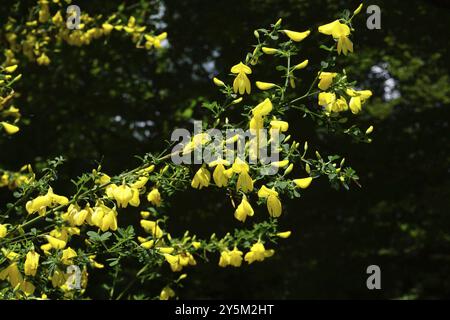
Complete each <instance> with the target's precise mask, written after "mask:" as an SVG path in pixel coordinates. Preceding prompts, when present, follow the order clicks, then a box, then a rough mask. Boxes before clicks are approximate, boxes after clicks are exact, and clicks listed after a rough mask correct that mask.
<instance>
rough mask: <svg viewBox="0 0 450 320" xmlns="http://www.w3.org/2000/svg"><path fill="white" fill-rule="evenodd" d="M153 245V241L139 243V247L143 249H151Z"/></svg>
mask: <svg viewBox="0 0 450 320" xmlns="http://www.w3.org/2000/svg"><path fill="white" fill-rule="evenodd" d="M154 244H155V240H150V241H145V242H142V243H141V247H142V248H144V249H151V248H152V247H153V245H154Z"/></svg>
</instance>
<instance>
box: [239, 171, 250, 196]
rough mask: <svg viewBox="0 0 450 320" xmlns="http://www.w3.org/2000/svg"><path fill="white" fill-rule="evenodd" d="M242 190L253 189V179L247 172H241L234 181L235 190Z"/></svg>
mask: <svg viewBox="0 0 450 320" xmlns="http://www.w3.org/2000/svg"><path fill="white" fill-rule="evenodd" d="M239 190H242V192H251V191H253V180H252V177H250V175H249V174H248V172H245V171H243V172H241V173H240V174H239V177H238V180H237V182H236V191H239Z"/></svg>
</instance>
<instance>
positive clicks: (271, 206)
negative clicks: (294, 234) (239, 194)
mask: <svg viewBox="0 0 450 320" xmlns="http://www.w3.org/2000/svg"><path fill="white" fill-rule="evenodd" d="M258 197H260V198H265V199H267V210H268V211H269V214H270V216H271V217H279V216H280V215H281V212H282V206H281V201H280V199H279V198H278V192H276V191H275V189H274V188H272V189H269V188H267V187H266V186H262V187H261V188H260V189H259V191H258Z"/></svg>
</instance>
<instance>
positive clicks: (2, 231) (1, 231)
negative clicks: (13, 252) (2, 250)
mask: <svg viewBox="0 0 450 320" xmlns="http://www.w3.org/2000/svg"><path fill="white" fill-rule="evenodd" d="M7 234H8V229H7V228H6V226H5V225H4V224H0V239H1V238H4V237H6V235H7Z"/></svg>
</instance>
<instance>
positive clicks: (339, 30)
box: [319, 20, 353, 55]
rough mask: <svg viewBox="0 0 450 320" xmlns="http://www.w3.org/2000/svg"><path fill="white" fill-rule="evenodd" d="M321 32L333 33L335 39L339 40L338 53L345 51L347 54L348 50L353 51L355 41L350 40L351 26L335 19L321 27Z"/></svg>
mask: <svg viewBox="0 0 450 320" xmlns="http://www.w3.org/2000/svg"><path fill="white" fill-rule="evenodd" d="M319 32H320V33H323V34H326V35H331V36H332V37H333V38H334V39H335V40H337V42H338V45H337V51H338V54H341V52H342V53H344V55H347V52H348V51H350V52H353V43H352V42H351V41H350V39H349V38H348V36H349V35H350V28H349V27H348V26H347V25H346V24H343V23H340V22H339V20H335V21H333V22H330V23H328V24H325V25H323V26H320V27H319Z"/></svg>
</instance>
